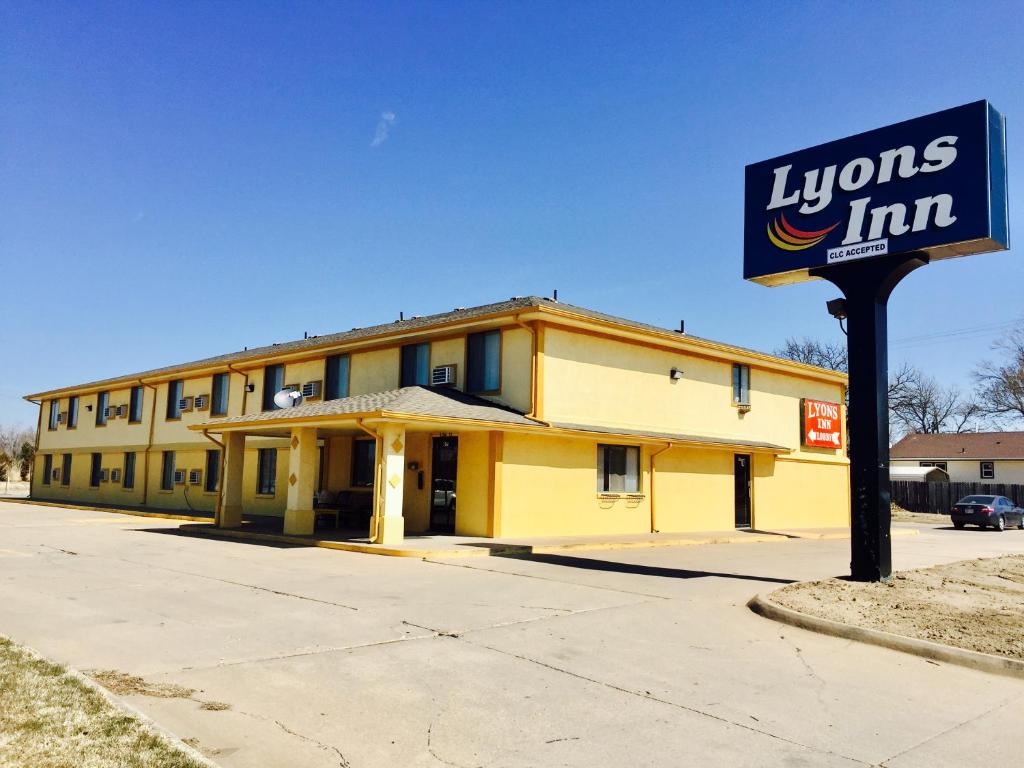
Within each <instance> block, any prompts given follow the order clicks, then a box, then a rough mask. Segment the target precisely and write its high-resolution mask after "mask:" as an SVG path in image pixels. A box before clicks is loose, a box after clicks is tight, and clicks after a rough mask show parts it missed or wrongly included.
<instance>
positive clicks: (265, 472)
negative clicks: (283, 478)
mask: <svg viewBox="0 0 1024 768" xmlns="http://www.w3.org/2000/svg"><path fill="white" fill-rule="evenodd" d="M276 492H277V448H260V449H259V459H258V461H257V467H256V493H258V494H261V495H263V496H273V495H274V494H275V493H276Z"/></svg>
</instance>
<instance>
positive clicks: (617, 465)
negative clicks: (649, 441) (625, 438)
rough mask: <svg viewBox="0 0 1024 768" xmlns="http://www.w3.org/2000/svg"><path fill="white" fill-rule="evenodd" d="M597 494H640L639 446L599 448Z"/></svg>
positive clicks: (606, 446)
mask: <svg viewBox="0 0 1024 768" xmlns="http://www.w3.org/2000/svg"><path fill="white" fill-rule="evenodd" d="M597 492H598V493H639V492H640V448H639V446H635V445H599V446H597Z"/></svg>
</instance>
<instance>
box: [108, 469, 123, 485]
mask: <svg viewBox="0 0 1024 768" xmlns="http://www.w3.org/2000/svg"><path fill="white" fill-rule="evenodd" d="M110 482H112V483H120V482H121V470H120V469H112V470H110Z"/></svg>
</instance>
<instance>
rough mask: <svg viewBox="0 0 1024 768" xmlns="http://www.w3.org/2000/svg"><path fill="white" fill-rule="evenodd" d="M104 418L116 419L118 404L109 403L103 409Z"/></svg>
mask: <svg viewBox="0 0 1024 768" xmlns="http://www.w3.org/2000/svg"><path fill="white" fill-rule="evenodd" d="M103 418H105V419H116V418H117V406H116V405H108V406H107V407H106V408H104V409H103Z"/></svg>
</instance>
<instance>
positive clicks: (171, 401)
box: [164, 379, 185, 421]
mask: <svg viewBox="0 0 1024 768" xmlns="http://www.w3.org/2000/svg"><path fill="white" fill-rule="evenodd" d="M172 392H173V393H174V397H171V393H172ZM184 394H185V380H184V379H171V380H170V381H168V382H167V410H166V412H165V413H164V417H165V419H166V421H179V420H180V419H181V408H180V407H179V405H180V403H181V398H182V397H183V396H184Z"/></svg>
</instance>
